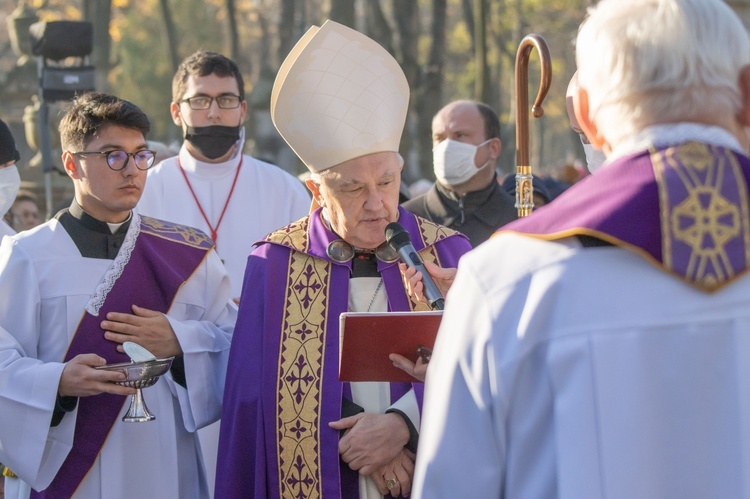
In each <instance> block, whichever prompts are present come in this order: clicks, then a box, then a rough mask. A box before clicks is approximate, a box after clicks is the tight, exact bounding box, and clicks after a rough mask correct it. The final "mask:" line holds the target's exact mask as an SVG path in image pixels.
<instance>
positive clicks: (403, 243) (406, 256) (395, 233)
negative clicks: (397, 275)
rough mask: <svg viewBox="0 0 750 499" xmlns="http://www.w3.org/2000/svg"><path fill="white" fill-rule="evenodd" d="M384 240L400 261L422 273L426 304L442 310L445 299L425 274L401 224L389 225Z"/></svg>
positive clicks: (420, 261)
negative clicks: (396, 253) (398, 256)
mask: <svg viewBox="0 0 750 499" xmlns="http://www.w3.org/2000/svg"><path fill="white" fill-rule="evenodd" d="M385 239H386V241H388V244H389V245H390V246H391V248H393V249H394V250H395V251H397V252H398V254H399V255H400V256H401V260H403V262H404V263H405V264H406V265H408V266H410V267H414V268H415V269H416V270H417V271H419V272H421V273H422V284H423V286H424V295H425V297H426V298H427V302H428V303H429V305H430V307H431V308H432V309H433V310H443V307H444V306H445V299H444V298H443V295H442V293H441V292H440V290H439V289H438V287H437V286H436V285H435V282H434V281H433V280H432V277H431V276H430V274H429V273H428V272H427V269H426V268H425V266H424V262H422V258H420V256H419V253H417V250H416V249H414V246H413V245H412V243H411V238H410V237H409V233H408V232H406V229H404V228H403V227H402V226H401V224H399V223H397V222H391V223H389V224H388V225H387V226H386V228H385Z"/></svg>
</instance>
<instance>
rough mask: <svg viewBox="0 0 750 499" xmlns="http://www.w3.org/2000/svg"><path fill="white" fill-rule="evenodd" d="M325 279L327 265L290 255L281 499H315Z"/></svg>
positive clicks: (282, 364) (280, 420)
mask: <svg viewBox="0 0 750 499" xmlns="http://www.w3.org/2000/svg"><path fill="white" fill-rule="evenodd" d="M293 233H295V232H294V231H293V232H290V235H292V234H293ZM330 274H331V264H330V262H327V261H325V260H321V259H318V258H314V257H311V256H309V255H305V254H302V253H298V252H292V253H291V254H290V257H289V270H288V272H287V291H286V297H285V299H284V303H285V307H284V319H283V323H282V327H281V344H280V349H279V379H278V382H277V390H276V393H277V405H276V408H277V409H276V410H277V414H276V425H277V426H276V435H277V451H278V460H279V461H278V467H279V490H280V491H281V497H285V498H286V497H288V498H298V497H306V498H318V497H320V496H321V483H320V452H321V450H322V448H321V445H320V432H319V431H318V428H319V426H320V415H321V387H322V381H323V380H322V373H323V362H324V358H325V329H326V316H325V313H326V305H327V301H328V300H327V294H328V289H329V286H330Z"/></svg>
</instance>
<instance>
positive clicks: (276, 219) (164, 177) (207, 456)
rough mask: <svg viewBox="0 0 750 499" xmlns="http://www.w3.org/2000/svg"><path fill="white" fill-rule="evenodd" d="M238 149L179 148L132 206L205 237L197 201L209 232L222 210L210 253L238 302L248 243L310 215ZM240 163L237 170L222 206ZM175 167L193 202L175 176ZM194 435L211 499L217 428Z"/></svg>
mask: <svg viewBox="0 0 750 499" xmlns="http://www.w3.org/2000/svg"><path fill="white" fill-rule="evenodd" d="M243 145H244V132H243V136H242V137H241V138H240V140H239V141H238V142H237V144H235V151H236V152H235V153H234V154H233V155H232V157H231V158H230V159H228V160H227V161H225V162H223V163H204V162H202V161H198V160H197V159H195V158H194V157H192V156H191V155H190V153H189V152H188V150H187V147H186V146H185V144H184V143H183V145H182V148H181V149H180V153H179V155H178V156H175V157H173V158H169V159H167V160H165V161H162V162H161V163H159V164H158V165H156V166H154V167H153V168H152V169H150V170H149V172H148V178H147V180H146V187H145V189H144V191H143V196H142V197H141V200H140V202H139V203H138V210H139V211H140V212H141V213H143V214H144V215H149V216H152V217H154V218H158V219H160V220H167V221H169V222H174V223H179V224H183V225H189V226H191V227H196V228H198V229H200V230H202V231H203V232H205V233H206V234H208V235H209V236H211V229H210V228H209V226H208V224H207V223H206V220H205V219H204V218H203V215H202V214H201V211H200V208H199V206H198V202H200V207H201V208H202V209H203V212H204V213H205V215H206V217H207V218H208V220H209V222H210V223H211V225H212V226H213V227H214V228H216V226H217V224H218V223H219V218H220V217H221V213H222V211H223V210H224V206H225V205H226V212H225V213H224V218H223V219H221V224H220V225H219V227H218V232H217V234H218V235H217V238H216V241H215V242H216V252H217V253H218V254H219V256H220V257H221V260H222V261H223V262H224V265H225V266H226V269H227V272H228V273H229V279H230V282H231V287H232V297H233V298H239V296H240V292H241V291H242V282H243V278H244V276H245V265H246V264H247V257H248V256H249V255H250V252H251V251H252V249H253V243H255V242H256V241H258V240H259V239H261V238H262V237H263V236H265V235H266V234H270V233H271V232H273V231H274V230H276V229H279V228H281V227H284V226H285V225H287V224H288V223H290V222H293V221H295V220H299V219H300V218H302V217H304V216H305V215H307V213H308V212H309V211H310V196H309V194H308V191H307V188H306V187H305V186H304V184H303V183H302V182H300V181H299V180H298V179H297V178H295V177H293V176H291V175H289V174H288V173H287V172H285V171H284V170H282V169H281V168H279V167H277V166H274V165H272V164H270V163H265V162H263V161H260V160H258V159H255V158H253V157H251V156H248V155H241V154H239V151H241V150H242V147H243ZM240 159H242V168H241V170H240V172H239V175H238V176H237V183H236V185H235V187H234V192H233V194H232V197H231V199H229V204H227V198H228V196H229V192H230V191H231V189H232V184H233V182H234V178H235V174H236V173H237V168H238V167H239V165H240ZM180 165H181V166H182V169H183V171H184V172H185V174H186V175H187V178H188V180H189V181H190V187H192V189H193V191H194V192H195V197H197V199H198V202H196V199H195V197H193V193H192V192H191V191H190V187H188V183H187V182H186V181H185V178H184V177H183V175H182V173H181V172H180ZM199 434H200V440H201V446H202V448H203V461H204V464H205V466H206V474H207V476H208V482H209V489H210V490H211V491H212V495H213V490H214V479H215V477H216V460H217V452H218V446H219V423H218V422H217V423H215V424H213V425H211V426H209V427H206V428H202V429H201V430H200V432H199Z"/></svg>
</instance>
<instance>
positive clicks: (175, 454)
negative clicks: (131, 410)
mask: <svg viewBox="0 0 750 499" xmlns="http://www.w3.org/2000/svg"><path fill="white" fill-rule="evenodd" d="M136 225H137V218H135V217H134V220H133V222H132V224H131V226H130V229H129V231H128V236H126V239H125V243H124V245H123V247H122V248H121V250H120V252H119V253H118V256H117V258H118V259H119V258H121V256H122V255H124V254H126V251H125V250H126V248H127V247H128V245H129V244H132V243H133V238H132V237H130V235H131V233H132V231H133V230H134V227H135V226H136ZM117 264H118V260H117V259H115V261H112V260H106V259H95V258H83V257H81V254H80V252H79V250H78V249H77V247H76V245H75V243H74V242H73V240H72V239H71V238H70V236H69V235H68V233H67V232H66V230H65V229H64V228H63V226H62V225H61V224H60V223H59V222H58V221H57V220H54V219H53V220H51V221H49V222H47V223H45V224H43V225H41V226H39V227H36V228H34V229H32V230H30V231H25V232H23V233H20V234H18V235H16V236H14V237H6V238H4V240H3V243H2V245H1V246H0V289H2V290H3V299H2V300H0V326H2V328H4V329H5V330H7V332H6V331H4V330H2V329H0V415H1V416H0V418H2V420H1V423H0V462H3V463H4V464H5V465H7V466H8V468H10V469H11V470H12V471H14V472H15V473H16V474H17V475H19V477H20V478H8V479H6V486H5V496H6V497H7V498H26V497H28V495H29V485H32V486H34V487H35V488H41V489H43V488H45V487H46V486H47V485H48V484H49V483H50V482H51V481H52V479H53V478H54V477H55V475H56V473H57V471H58V469H59V468H60V466H61V465H62V463H63V461H64V459H65V457H66V456H67V454H68V452H69V450H70V447H71V444H72V441H73V432H74V428H75V421H76V414H77V408H76V409H75V410H73V411H72V412H69V413H66V414H65V416H64V417H63V419H62V422H61V423H60V425H59V426H56V427H53V428H51V427H50V420H51V417H52V413H53V408H54V406H55V400H56V395H57V390H58V384H59V381H60V376H61V374H62V370H63V368H64V364H62V363H61V362H62V360H63V358H64V357H65V353H66V351H67V348H68V345H69V343H70V341H71V338H72V337H73V334H74V332H75V330H76V328H77V326H78V323H79V321H80V320H81V317H82V315H83V312H84V309H85V307H86V305H87V303H88V302H89V301H92V302H93V301H95V300H92V295H93V294H94V293H95V290H96V289H97V285H98V284H99V282H100V280H102V277H103V276H104V275H105V274H106V273H107V272H108V270H109V269H110V267H113V266H115V265H117ZM230 296H231V294H230V287H229V279H228V277H227V275H226V271H225V270H224V268H223V266H222V264H221V261H220V260H219V258H218V256H217V255H216V254H215V252H213V251H212V252H210V253H209V255H208V256H207V257H206V258H205V260H204V261H203V262H202V263H201V264H200V266H199V267H198V268H197V269H196V271H195V272H194V273H193V275H192V276H191V277H190V279H189V280H188V281H187V282H186V283H185V284H184V285H183V286H182V287H181V288H180V290H179V291H178V293H177V295H176V297H175V300H174V302H173V304H172V306H171V308H170V310H169V312H168V314H167V317H168V319H169V322H170V324H171V325H172V328H173V329H174V331H175V333H176V335H177V338H178V340H179V342H180V346H181V347H182V350H183V352H184V362H185V376H186V380H187V387H188V388H187V389H185V388H183V387H182V386H180V385H178V384H176V383H175V382H174V381H173V380H172V378H171V374H169V373H168V374H166V375H164V376H162V377H161V378H160V379H159V381H158V382H157V383H156V384H155V385H154V386H153V387H150V388H146V389H144V390H143V395H144V399H145V401H146V404H147V405H148V408H149V410H150V411H151V412H152V413H153V414H154V415H155V416H156V420H155V421H152V422H148V423H124V422H122V421H121V417H122V415H123V414H124V413H125V411H126V410H127V408H128V403H127V401H126V403H125V405H124V407H123V409H122V412H121V414H120V416H119V417H118V418H117V420H116V421H115V423H114V426H113V427H112V430H111V432H110V434H109V437H108V439H107V440H106V442H105V444H104V446H103V447H102V450H101V453H100V454H99V456H98V457H97V459H96V461H95V462H94V465H93V467H92V468H91V470H90V472H89V473H88V475H87V476H86V478H85V479H84V481H83V482H82V483H81V486H80V487H79V489H78V491H77V493H76V497H81V498H102V499H119V498H126V497H160V498H175V499H177V498H180V499H183V498H198V497H200V498H203V497H207V496H208V486H207V481H206V476H205V473H204V471H203V466H202V464H201V455H200V452H199V445H198V439H197V437H196V433H195V430H196V429H197V428H199V427H202V426H204V425H206V424H209V423H211V422H213V421H216V420H217V419H218V418H219V416H220V411H221V397H222V395H223V393H222V392H223V386H224V372H225V370H226V360H227V355H228V353H229V343H230V340H231V334H232V331H233V329H234V322H235V320H236V307H234V305H233V304H232V303H230V301H229V300H230Z"/></svg>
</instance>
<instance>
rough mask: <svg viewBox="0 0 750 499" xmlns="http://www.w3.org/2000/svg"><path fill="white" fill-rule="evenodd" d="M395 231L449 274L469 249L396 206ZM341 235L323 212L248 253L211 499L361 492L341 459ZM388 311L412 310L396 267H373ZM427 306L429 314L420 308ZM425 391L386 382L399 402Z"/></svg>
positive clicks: (344, 275)
mask: <svg viewBox="0 0 750 499" xmlns="http://www.w3.org/2000/svg"><path fill="white" fill-rule="evenodd" d="M399 223H400V224H401V225H403V226H404V228H405V229H406V230H407V231H408V232H409V233H410V234H411V239H412V242H413V244H414V247H415V248H416V249H417V251H420V254H421V255H422V257H423V258H424V259H426V260H430V261H433V262H435V263H437V264H439V265H442V266H447V267H455V266H456V265H457V263H458V259H459V258H460V257H461V255H463V254H464V253H466V252H467V251H469V250H470V249H471V246H470V244H469V242H468V240H467V239H466V238H465V237H464V236H462V235H460V234H458V233H457V232H455V231H452V230H450V229H448V228H446V227H442V226H439V225H436V224H433V223H431V222H428V221H427V220H423V219H418V218H417V217H415V216H414V215H412V214H410V213H408V212H406V211H405V210H403V209H401V208H399ZM336 239H339V237H338V236H337V235H336V234H334V233H333V232H331V231H330V230H329V229H328V228H327V227H326V226H325V224H323V222H322V220H321V215H320V210H316V211H315V212H314V213H312V214H311V215H310V216H308V217H305V218H303V219H301V220H299V221H297V222H294V223H292V224H290V225H288V226H287V227H284V228H283V229H280V230H278V231H276V232H274V233H272V234H270V235H269V236H268V237H266V238H265V239H264V240H263V241H261V242H260V243H259V247H258V248H257V249H256V250H255V251H253V253H252V254H251V255H250V258H249V260H248V264H247V270H246V272H245V282H244V287H243V291H242V298H241V302H240V311H239V316H238V319H237V325H236V327H235V332H234V337H233V339H232V347H231V350H230V354H229V367H228V371H227V381H226V385H225V390H224V403H223V408H222V423H221V425H222V426H221V436H220V439H219V461H218V466H217V477H216V497H217V498H248V497H255V498H277V497H285V498H286V497H290V498H292V497H293V498H316V497H318V498H320V497H322V498H326V499H328V498H341V497H343V498H347V499H348V498H356V497H358V496H359V486H358V480H357V474H356V472H353V471H352V470H350V469H349V468H348V466H347V465H346V464H345V463H343V461H341V460H340V458H339V452H338V443H339V432H338V431H337V430H333V429H331V428H329V427H328V423H329V422H331V421H336V420H338V419H340V418H341V402H342V395H343V394H344V393H350V392H349V391H348V385H346V384H345V383H342V382H340V381H339V380H338V365H339V360H338V353H339V351H338V349H339V331H338V327H339V315H340V314H341V313H343V312H346V311H347V308H348V300H349V279H350V274H351V262H346V263H337V262H333V261H332V260H331V259H330V258H329V257H328V256H327V254H326V248H327V246H328V244H329V243H330V242H332V241H334V240H336ZM378 270H379V271H380V272H381V276H382V278H383V283H384V285H385V288H386V292H387V295H388V309H389V310H394V311H395V310H399V311H406V310H415V309H419V308H420V305H422V304H417V303H414V302H412V300H411V299H410V298H409V297H408V295H407V294H406V291H405V289H404V284H403V281H402V278H401V274H400V272H399V270H398V265H397V262H392V263H386V262H382V261H378ZM425 307H426V306H425ZM412 387H414V388H415V392H416V393H417V396H418V399H419V400H420V404H421V394H422V384H421V383H414V384H409V383H392V384H391V398H392V400H397V399H398V398H400V397H401V396H403V395H404V394H405V393H406V392H407V391H408V390H409V389H411V388H412Z"/></svg>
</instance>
